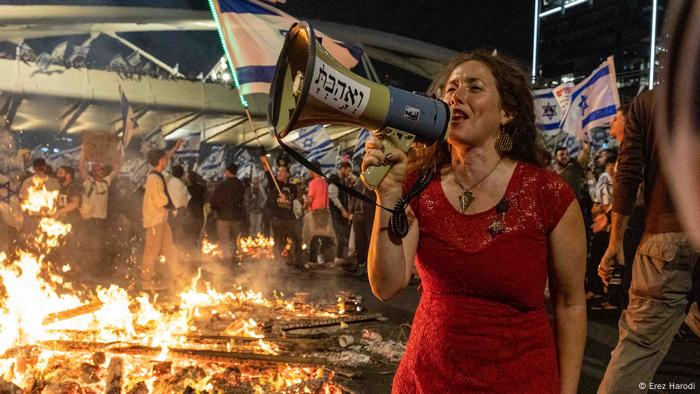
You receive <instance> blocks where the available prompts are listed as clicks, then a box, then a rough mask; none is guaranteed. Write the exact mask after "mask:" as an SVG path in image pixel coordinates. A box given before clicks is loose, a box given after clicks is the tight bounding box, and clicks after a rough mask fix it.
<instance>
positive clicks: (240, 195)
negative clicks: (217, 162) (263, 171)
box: [209, 163, 245, 261]
mask: <svg viewBox="0 0 700 394" xmlns="http://www.w3.org/2000/svg"><path fill="white" fill-rule="evenodd" d="M236 171H238V166H237V165H236V164H234V163H230V164H228V165H227V166H226V169H225V170H224V180H223V181H222V182H221V183H219V184H218V185H217V186H216V189H214V192H213V193H212V195H211V198H210V199H209V203H210V204H211V208H212V209H213V210H214V211H216V233H217V234H218V236H219V247H220V248H221V250H222V252H223V254H224V259H225V260H227V261H232V260H233V259H234V258H235V257H236V250H237V247H238V237H239V236H240V234H241V226H242V223H243V221H244V219H245V212H244V211H245V209H244V205H243V204H244V202H243V200H244V196H245V186H244V185H243V182H242V181H241V180H240V179H238V178H236ZM231 240H233V242H231Z"/></svg>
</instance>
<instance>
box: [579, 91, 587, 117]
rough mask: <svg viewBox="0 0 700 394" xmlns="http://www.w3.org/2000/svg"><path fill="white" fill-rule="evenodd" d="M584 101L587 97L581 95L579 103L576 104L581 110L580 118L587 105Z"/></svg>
mask: <svg viewBox="0 0 700 394" xmlns="http://www.w3.org/2000/svg"><path fill="white" fill-rule="evenodd" d="M586 100H588V97H587V96H584V95H581V102H580V103H578V107H579V108H581V116H583V114H584V113H585V112H586V108H588V103H587V102H586Z"/></svg>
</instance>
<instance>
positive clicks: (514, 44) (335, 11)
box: [0, 0, 534, 66]
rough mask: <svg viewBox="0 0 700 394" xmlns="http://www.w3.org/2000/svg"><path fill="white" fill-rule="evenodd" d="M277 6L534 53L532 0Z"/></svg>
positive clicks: (63, 0) (174, 3) (147, 1)
mask: <svg viewBox="0 0 700 394" xmlns="http://www.w3.org/2000/svg"><path fill="white" fill-rule="evenodd" d="M0 4H14V5H22V4H55V5H61V4H64V5H68V4H71V5H91V6H99V5H112V6H114V5H116V6H119V5H121V6H132V7H134V6H137V7H149V6H151V7H168V8H191V9H197V10H207V9H208V2H207V1H206V0H0ZM277 7H279V8H280V9H282V10H284V11H285V12H287V13H289V14H291V15H293V16H295V17H297V18H300V19H321V20H326V21H330V22H338V23H344V24H349V25H356V26H361V27H367V28H371V29H375V30H380V31H386V32H389V33H394V34H398V35H402V36H406V37H410V38H415V39H418V40H421V41H425V42H429V43H432V44H436V45H439V46H443V47H446V48H450V49H454V50H457V51H459V50H467V49H474V48H479V47H482V48H489V49H492V48H497V49H498V50H499V52H502V53H505V54H509V55H511V56H514V57H516V58H518V59H519V60H520V61H521V62H522V63H523V64H524V65H525V66H528V65H529V62H530V59H531V56H532V55H531V53H532V26H533V12H534V10H533V7H534V2H533V0H372V1H369V0H286V3H285V4H278V5H277Z"/></svg>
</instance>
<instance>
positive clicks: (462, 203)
mask: <svg viewBox="0 0 700 394" xmlns="http://www.w3.org/2000/svg"><path fill="white" fill-rule="evenodd" d="M472 201H474V193H472V192H470V191H469V190H462V195H460V196H459V208H460V209H461V210H462V213H464V212H467V208H469V205H470V204H471V203H472Z"/></svg>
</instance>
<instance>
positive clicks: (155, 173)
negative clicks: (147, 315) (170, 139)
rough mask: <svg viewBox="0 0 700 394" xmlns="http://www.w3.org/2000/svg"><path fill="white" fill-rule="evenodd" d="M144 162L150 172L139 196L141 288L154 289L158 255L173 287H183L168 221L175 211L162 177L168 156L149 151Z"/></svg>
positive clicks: (175, 248)
mask: <svg viewBox="0 0 700 394" xmlns="http://www.w3.org/2000/svg"><path fill="white" fill-rule="evenodd" d="M147 159H148V164H150V165H151V166H152V167H153V170H152V171H151V172H150V173H149V174H148V176H147V177H146V192H145V194H144V196H143V228H144V233H145V234H144V238H145V245H144V249H143V259H142V261H141V289H142V290H144V291H151V292H152V291H155V290H157V289H158V287H157V283H156V272H155V269H156V261H157V260H158V257H159V256H161V255H162V256H165V262H166V264H167V265H168V269H169V270H170V274H171V278H172V279H173V282H175V286H178V285H180V284H184V283H180V282H184V277H183V272H182V269H181V267H180V261H179V259H178V251H177V247H176V246H175V243H174V242H173V232H172V230H171V228H170V223H169V222H168V219H169V217H170V216H171V212H174V211H175V206H174V205H173V203H172V200H171V199H170V195H169V194H168V188H167V186H166V185H167V184H166V182H165V177H164V176H163V171H164V170H165V167H166V166H167V164H168V155H167V154H166V153H165V151H164V150H162V149H152V150H150V151H149V152H148V155H147ZM176 288H177V287H176Z"/></svg>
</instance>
